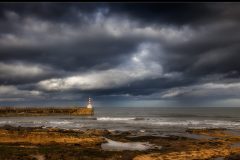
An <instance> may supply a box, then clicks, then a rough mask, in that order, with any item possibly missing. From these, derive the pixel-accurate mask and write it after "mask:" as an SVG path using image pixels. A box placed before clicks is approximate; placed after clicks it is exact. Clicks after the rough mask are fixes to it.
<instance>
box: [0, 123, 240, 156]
mask: <svg viewBox="0 0 240 160" xmlns="http://www.w3.org/2000/svg"><path fill="white" fill-rule="evenodd" d="M235 132H238V131H235ZM186 135H189V136H184V135H181V134H178V135H164V136H162V137H161V136H151V135H144V136H141V135H137V134H136V132H134V131H125V132H124V131H108V130H97V129H88V130H85V131H80V130H64V129H58V128H42V127H34V128H29V127H12V126H4V127H0V151H1V154H0V159H1V160H16V159H24V160H34V159H35V160H57V159H62V160H77V159H79V160H82V159H83V160H84V159H96V160H103V159H109V160H110V159H112V160H115V159H116V160H130V159H134V160H152V159H153V160H154V159H155V160H161V159H163V160H164V159H166V160H168V159H169V160H170V159H178V160H186V159H189V160H191V159H202V160H206V159H212V160H214V159H232V160H233V159H236V160H237V159H238V160H239V158H240V145H238V144H239V143H240V136H239V135H237V134H232V132H230V131H229V130H226V129H188V130H186ZM198 135H199V137H198ZM196 137H198V138H196ZM236 144H237V145H236Z"/></svg>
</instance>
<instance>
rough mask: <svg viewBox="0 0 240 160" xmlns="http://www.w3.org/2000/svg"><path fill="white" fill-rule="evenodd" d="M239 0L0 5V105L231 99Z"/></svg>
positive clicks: (237, 91) (218, 102)
mask: <svg viewBox="0 0 240 160" xmlns="http://www.w3.org/2000/svg"><path fill="white" fill-rule="evenodd" d="M239 78H240V4H239V3H194V4H192V3H182V4H178V3H171V4H168V3H138V4H137V3H135V4H131V3H57V4H56V3H9V4H8V3H1V4H0V104H1V105H72V104H83V103H84V102H85V101H86V99H87V97H88V96H91V97H93V99H94V100H95V104H96V105H97V106H144V107H148V106H240V99H239V98H240V81H239Z"/></svg>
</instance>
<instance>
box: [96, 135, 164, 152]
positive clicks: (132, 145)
mask: <svg viewBox="0 0 240 160" xmlns="http://www.w3.org/2000/svg"><path fill="white" fill-rule="evenodd" d="M106 140H107V143H103V144H102V145H101V147H102V149H103V150H107V151H123V150H131V151H134V150H138V151H145V150H148V149H161V148H162V147H161V146H157V145H154V144H150V143H149V142H119V141H113V140H111V139H108V138H106Z"/></svg>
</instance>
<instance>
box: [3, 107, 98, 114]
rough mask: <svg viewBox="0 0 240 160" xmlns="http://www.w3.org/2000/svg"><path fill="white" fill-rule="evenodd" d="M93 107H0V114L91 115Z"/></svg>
mask: <svg viewBox="0 0 240 160" xmlns="http://www.w3.org/2000/svg"><path fill="white" fill-rule="evenodd" d="M93 114H94V110H93V108H86V107H69V108H56V107H52V108H39V107H38V108H29V107H28V108H13V107H0V116H49V115H75V116H80V115H93Z"/></svg>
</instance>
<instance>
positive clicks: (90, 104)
mask: <svg viewBox="0 0 240 160" xmlns="http://www.w3.org/2000/svg"><path fill="white" fill-rule="evenodd" d="M87 108H93V107H92V102H91V98H90V97H89V98H88V105H87Z"/></svg>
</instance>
